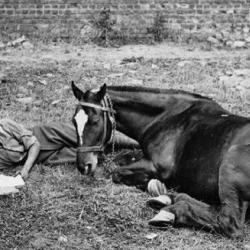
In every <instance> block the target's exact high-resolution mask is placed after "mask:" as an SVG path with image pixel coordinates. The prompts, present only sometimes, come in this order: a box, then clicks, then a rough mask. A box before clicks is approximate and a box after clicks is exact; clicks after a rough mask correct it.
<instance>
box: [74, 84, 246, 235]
mask: <svg viewBox="0 0 250 250" xmlns="http://www.w3.org/2000/svg"><path fill="white" fill-rule="evenodd" d="M72 90H73V93H74V95H75V97H76V98H77V99H78V101H79V104H78V105H77V108H76V112H75V115H74V118H73V120H74V121H75V124H76V128H77V131H78V136H79V140H80V141H81V143H80V144H79V151H78V154H79V156H78V159H79V161H78V163H79V166H78V169H79V170H80V171H81V172H83V171H82V170H81V169H86V168H87V169H88V173H89V172H91V171H90V170H89V169H92V171H94V170H95V168H96V164H97V155H98V152H100V151H102V149H103V147H105V144H106V142H107V141H109V140H110V138H111V137H112V136H111V135H112V133H113V132H112V131H113V129H114V128H115V127H116V128H117V129H118V130H120V131H121V132H123V133H125V134H126V135H128V136H130V137H131V138H133V139H135V140H137V141H138V142H139V144H140V146H141V148H142V151H143V157H142V159H140V160H138V161H137V162H134V163H132V164H130V165H128V166H123V167H119V168H118V169H117V170H116V171H115V172H114V174H113V180H114V182H116V183H124V184H126V185H135V186H140V187H143V186H144V187H145V186H147V183H148V182H149V180H151V179H152V178H156V179H159V180H160V181H162V182H163V183H164V184H165V185H166V187H168V188H175V190H176V191H177V193H174V194H169V201H170V202H168V204H166V205H165V206H163V207H162V210H161V211H164V212H165V213H166V214H167V217H169V218H170V219H169V221H167V222H169V223H173V224H174V225H186V226H194V227H197V228H202V229H208V230H214V231H216V232H219V233H221V234H223V235H226V236H228V237H236V236H239V235H241V233H242V227H243V224H244V221H245V214H246V209H247V207H248V202H249V201H250V119H249V118H246V117H241V116H238V115H234V114H232V113H230V112H229V111H227V110H225V109H224V108H222V107H221V106H220V105H219V104H217V103H216V102H215V101H213V100H212V99H210V98H208V97H205V96H202V95H199V94H194V93H190V92H186V91H183V90H172V89H156V88H146V87H137V86H133V87H131V86H108V87H107V86H106V85H103V86H102V87H100V89H99V90H87V91H86V92H83V91H82V90H80V89H79V88H78V87H77V86H76V85H75V84H74V83H73V82H72ZM114 124H115V126H114ZM80 127H81V129H79V128H80Z"/></svg>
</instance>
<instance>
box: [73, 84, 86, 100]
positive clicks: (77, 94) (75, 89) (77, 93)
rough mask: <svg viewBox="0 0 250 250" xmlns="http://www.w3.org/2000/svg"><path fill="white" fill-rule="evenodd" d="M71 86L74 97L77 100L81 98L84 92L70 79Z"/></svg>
mask: <svg viewBox="0 0 250 250" xmlns="http://www.w3.org/2000/svg"><path fill="white" fill-rule="evenodd" d="M71 88H72V91H73V93H74V96H75V97H76V99H78V100H79V101H80V100H81V99H83V96H84V93H83V91H82V90H80V89H79V88H78V87H77V86H76V85H75V83H74V81H71Z"/></svg>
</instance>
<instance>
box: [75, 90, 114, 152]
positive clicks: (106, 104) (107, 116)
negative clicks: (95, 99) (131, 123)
mask: <svg viewBox="0 0 250 250" xmlns="http://www.w3.org/2000/svg"><path fill="white" fill-rule="evenodd" d="M79 104H80V105H82V106H85V107H90V108H95V109H99V110H101V111H103V124H104V126H103V135H102V140H101V144H100V145H97V146H80V147H78V148H77V152H80V153H87V152H103V151H104V148H105V144H107V143H112V153H113V152H114V147H115V143H114V134H115V130H116V122H115V113H116V112H115V110H114V109H113V103H112V101H111V99H110V97H109V95H107V94H106V95H105V96H104V98H103V100H102V101H101V106H100V105H97V104H94V103H90V102H84V101H80V102H79ZM108 122H110V123H111V133H110V137H109V138H107V130H108Z"/></svg>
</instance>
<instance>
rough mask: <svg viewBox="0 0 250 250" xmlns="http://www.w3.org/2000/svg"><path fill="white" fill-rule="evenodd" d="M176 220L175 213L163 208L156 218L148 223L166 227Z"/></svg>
mask: <svg viewBox="0 0 250 250" xmlns="http://www.w3.org/2000/svg"><path fill="white" fill-rule="evenodd" d="M174 221H175V215H174V214H173V213H170V212H168V211H165V210H161V211H160V212H159V213H158V214H157V215H156V216H155V217H154V218H152V219H151V220H149V222H148V224H149V225H150V226H154V227H166V226H167V225H169V224H173V223H174Z"/></svg>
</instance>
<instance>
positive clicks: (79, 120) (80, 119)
mask: <svg viewBox="0 0 250 250" xmlns="http://www.w3.org/2000/svg"><path fill="white" fill-rule="evenodd" d="M74 119H75V122H76V127H77V133H78V136H79V140H80V146H82V144H83V141H82V135H83V131H84V128H85V125H86V123H87V121H88V115H87V114H86V113H85V111H84V110H83V109H80V110H79V111H78V113H77V114H76V115H75V118H74Z"/></svg>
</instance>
